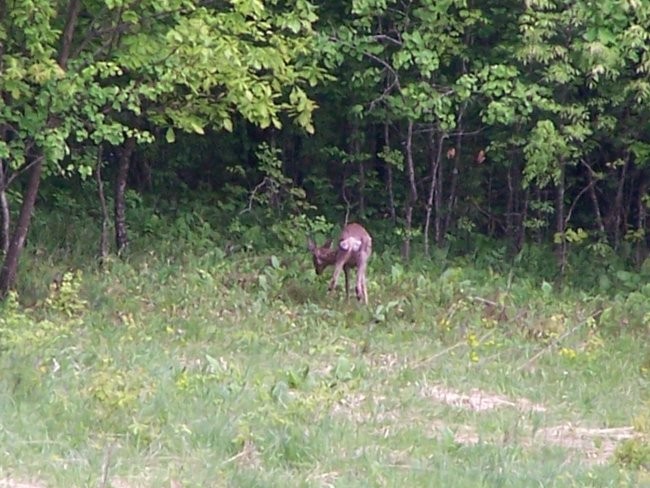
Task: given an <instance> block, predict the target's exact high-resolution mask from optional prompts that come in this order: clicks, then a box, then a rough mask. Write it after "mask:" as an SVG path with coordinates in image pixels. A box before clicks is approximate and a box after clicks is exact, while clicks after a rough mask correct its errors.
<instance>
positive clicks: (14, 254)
mask: <svg viewBox="0 0 650 488" xmlns="http://www.w3.org/2000/svg"><path fill="white" fill-rule="evenodd" d="M0 9H2V11H3V12H4V9H5V5H4V3H2V4H1V5H0ZM80 12H81V0H70V3H69V4H68V11H67V16H66V22H65V26H64V28H63V33H62V35H61V48H60V50H59V53H58V56H57V62H58V64H59V66H60V67H61V68H63V69H65V68H66V66H67V64H68V58H69V57H70V49H71V46H72V41H73V35H74V29H75V26H76V25H77V20H78V18H79V13H80ZM48 124H49V125H56V122H55V121H53V120H51V119H50V120H49V121H48ZM32 157H33V160H32V161H31V162H30V163H29V164H30V166H29V171H28V174H29V177H28V181H27V187H26V189H25V192H24V194H23V202H22V205H21V207H20V213H19V214H18V220H17V222H16V226H15V228H14V231H13V235H12V236H11V237H10V239H9V245H8V248H7V252H6V254H5V257H4V261H3V263H2V269H0V300H2V299H4V298H5V297H6V296H7V294H8V293H9V290H11V288H12V287H13V285H14V283H15V281H16V273H17V271H18V262H19V259H20V255H21V254H22V251H23V248H24V247H25V239H26V238H27V233H28V232H29V225H30V223H31V219H32V213H33V211H34V207H35V205H36V197H37V196H38V188H39V186H40V182H41V174H42V173H43V165H44V159H45V157H44V155H42V154H37V155H36V156H32ZM3 179H4V178H3ZM3 190H4V185H3Z"/></svg>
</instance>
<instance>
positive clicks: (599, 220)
mask: <svg viewBox="0 0 650 488" xmlns="http://www.w3.org/2000/svg"><path fill="white" fill-rule="evenodd" d="M580 162H581V163H582V164H583V166H585V167H586V168H587V182H588V184H589V190H588V191H589V198H590V199H591V204H592V206H593V207H594V217H595V219H596V225H597V226H598V230H599V231H600V233H601V234H602V235H603V236H604V235H605V224H604V223H603V216H602V213H601V212H600V205H599V204H598V195H596V181H595V180H594V170H593V169H592V168H591V166H589V164H588V163H587V161H585V160H584V159H583V160H581V161H580Z"/></svg>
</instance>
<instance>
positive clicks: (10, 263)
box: [0, 156, 43, 300]
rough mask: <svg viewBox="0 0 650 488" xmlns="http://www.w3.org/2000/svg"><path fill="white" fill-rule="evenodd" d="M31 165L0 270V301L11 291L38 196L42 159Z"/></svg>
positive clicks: (40, 157) (37, 159)
mask: <svg viewBox="0 0 650 488" xmlns="http://www.w3.org/2000/svg"><path fill="white" fill-rule="evenodd" d="M31 164H32V166H31V168H30V169H29V180H28V182H27V188H26V190H25V194H24V195H23V203H22V206H21V207H20V214H19V215H18V221H17V222H16V227H15V229H14V232H13V235H12V236H11V240H10V241H9V247H8V249H7V254H6V255H5V259H4V262H3V264H2V270H0V300H1V299H4V298H5V297H6V296H7V293H9V290H11V288H12V287H13V285H14V282H15V281H16V272H17V271H18V259H19V258H20V254H21V253H22V251H23V248H24V247H25V239H26V238H27V232H28V231H29V223H30V221H31V219H32V212H33V211H34V206H35V204H36V196H37V195H38V187H39V185H40V182H41V173H42V172H43V157H42V156H37V158H36V159H35V160H34V161H33V162H32V163H31Z"/></svg>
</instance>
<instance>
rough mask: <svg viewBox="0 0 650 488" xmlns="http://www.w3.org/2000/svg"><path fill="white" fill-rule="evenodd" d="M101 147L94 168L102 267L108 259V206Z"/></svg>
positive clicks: (100, 262)
mask: <svg viewBox="0 0 650 488" xmlns="http://www.w3.org/2000/svg"><path fill="white" fill-rule="evenodd" d="M102 155H103V146H101V145H100V146H99V149H98V150H97V166H96V167H95V179H96V180H97V194H98V196H99V206H100V209H101V215H102V223H101V233H100V235H99V265H100V266H102V265H103V264H104V262H105V261H106V258H107V257H108V224H109V216H108V206H107V205H106V195H105V194H104V181H103V180H102V164H103V157H102Z"/></svg>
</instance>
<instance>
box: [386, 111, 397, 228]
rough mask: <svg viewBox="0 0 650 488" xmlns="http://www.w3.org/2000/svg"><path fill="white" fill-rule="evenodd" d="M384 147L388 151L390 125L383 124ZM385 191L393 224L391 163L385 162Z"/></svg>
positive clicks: (393, 196) (395, 217) (394, 213)
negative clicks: (386, 191)
mask: <svg viewBox="0 0 650 488" xmlns="http://www.w3.org/2000/svg"><path fill="white" fill-rule="evenodd" d="M384 146H385V147H386V150H387V151H390V125H389V124H388V122H385V123H384ZM386 189H387V190H388V209H389V211H390V219H391V221H392V222H393V224H395V222H396V221H397V212H396V211H395V194H394V192H393V163H391V162H390V161H386Z"/></svg>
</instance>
